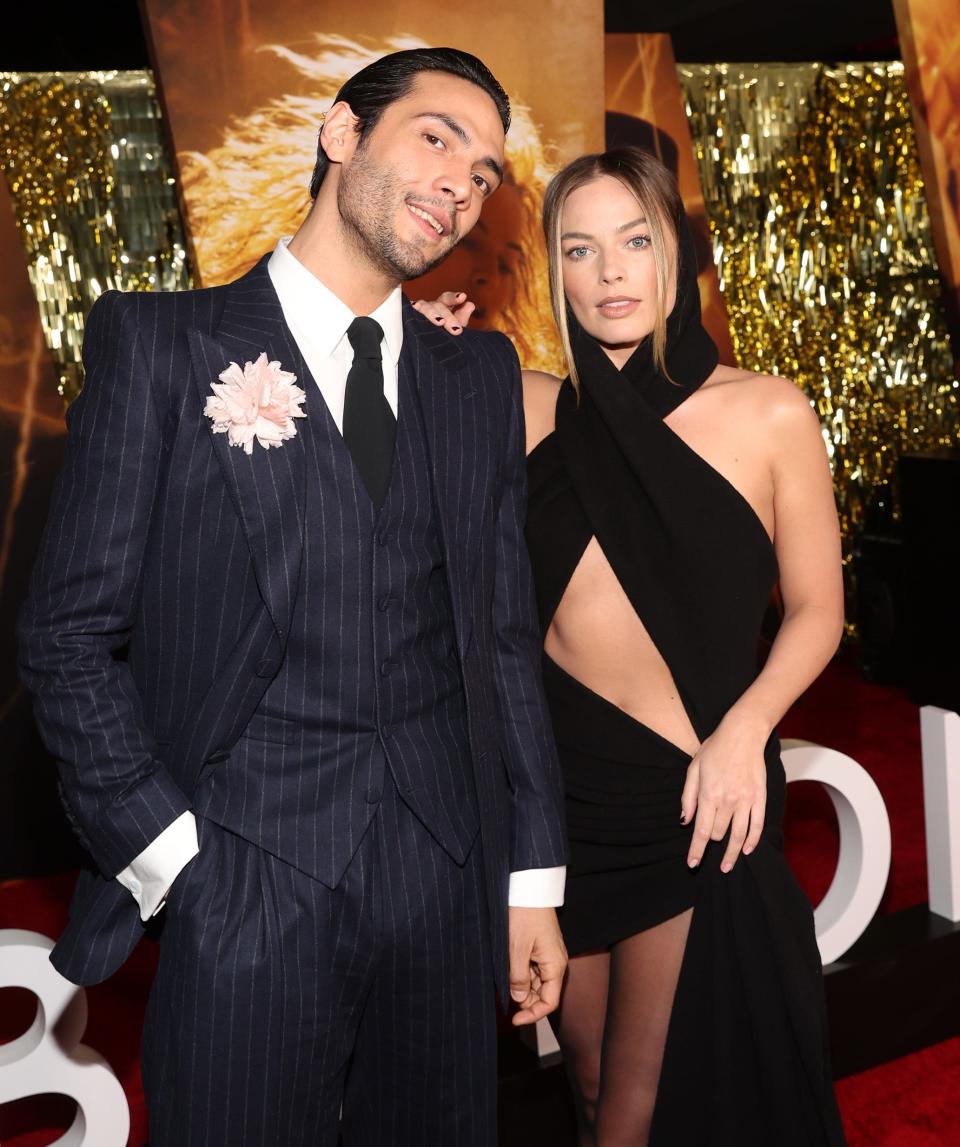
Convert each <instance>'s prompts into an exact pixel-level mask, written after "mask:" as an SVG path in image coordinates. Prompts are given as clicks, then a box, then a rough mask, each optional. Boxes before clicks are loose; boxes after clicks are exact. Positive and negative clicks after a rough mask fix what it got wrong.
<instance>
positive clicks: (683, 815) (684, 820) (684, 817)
mask: <svg viewBox="0 0 960 1147" xmlns="http://www.w3.org/2000/svg"><path fill="white" fill-rule="evenodd" d="M680 823H681V824H686V823H687V814H686V813H685V812H682V813H681V814H680Z"/></svg>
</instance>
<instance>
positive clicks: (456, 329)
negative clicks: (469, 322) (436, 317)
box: [450, 327, 463, 331]
mask: <svg viewBox="0 0 960 1147" xmlns="http://www.w3.org/2000/svg"><path fill="white" fill-rule="evenodd" d="M450 329H451V330H452V331H459V330H462V329H463V328H462V327H451V328H450Z"/></svg>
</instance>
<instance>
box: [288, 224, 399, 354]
mask: <svg viewBox="0 0 960 1147" xmlns="http://www.w3.org/2000/svg"><path fill="white" fill-rule="evenodd" d="M289 242H290V239H289V238H284V239H281V240H280V241H279V242H278V243H277V245H276V247H275V248H274V251H273V254H272V255H271V256H270V262H269V263H268V264H267V270H268V272H269V274H270V280H271V282H272V283H273V286H274V289H275V290H276V292H277V297H278V298H279V299H280V306H281V308H282V309H283V314H284V318H285V319H286V320H287V323H288V325H290V326H293V327H296V328H297V329H299V330H301V331H303V332H308V333H309V338H310V340H311V342H312V343H313V345H314V347H315V348H316V350H317V352H318V353H320V354H322V355H331V354H333V352H334V351H335V350H336V348H337V346H338V345H339V344H340V342H341V340H342V339H343V337H344V336H345V335H346V333H347V327H349V326H350V324H351V323H352V322H353V320H354V319H355V318H356V317H357V316H356V315H354V313H353V311H351V310H350V308H349V307H348V306H347V305H346V303H344V302H342V301H341V300H340V299H339V298H338V297H337V296H336V295H335V294H334V293H333V291H331V290H330V288H329V287H327V286H325V285H324V284H323V283H321V282H320V280H319V279H318V278H317V277H316V275H314V274H313V273H312V272H311V271H308V270H307V268H306V267H305V266H304V265H303V264H302V263H301V262H300V260H299V259H298V258H297V257H296V255H294V254H292V253H291V252H290V251H289V249H288V246H287V245H288V244H289ZM370 318H372V319H376V321H377V322H378V323H379V324H380V326H381V328H382V330H383V343H384V350H385V358H386V359H387V361H388V362H389V363H390V364H391V365H392V366H394V367H396V365H397V363H398V362H399V361H400V350H401V347H402V346H403V295H402V292H401V290H400V288H399V287H394V289H393V290H392V291H391V292H390V294H389V295H387V297H386V298H385V299H384V300H383V302H382V303H381V304H380V306H379V307H377V309H376V310H375V311H371V312H370Z"/></svg>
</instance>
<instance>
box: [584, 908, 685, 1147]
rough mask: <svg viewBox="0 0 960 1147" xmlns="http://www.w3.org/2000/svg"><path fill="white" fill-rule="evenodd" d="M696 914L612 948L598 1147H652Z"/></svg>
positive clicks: (598, 1114) (680, 917)
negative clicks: (662, 1076) (676, 998)
mask: <svg viewBox="0 0 960 1147" xmlns="http://www.w3.org/2000/svg"><path fill="white" fill-rule="evenodd" d="M692 915H693V909H692V908H691V909H688V910H687V911H686V912H683V913H681V914H680V915H679V916H674V917H673V918H672V919H670V920H665V921H664V922H663V923H662V924H658V925H656V926H655V927H653V928H648V929H647V930H646V931H645V932H639V933H638V934H637V935H635V936H630V937H629V938H628V939H626V940H622V941H620V943H618V944H615V945H614V946H613V948H612V949H611V952H610V956H609V960H610V963H609V978H608V991H607V1001H606V1015H605V1018H604V1023H603V1043H602V1050H601V1055H600V1091H599V1100H598V1103H597V1107H596V1140H595V1142H596V1147H646V1145H647V1143H648V1141H649V1138H650V1125H651V1122H652V1120H653V1109H654V1104H655V1102H656V1097H657V1085H658V1083H659V1080H660V1069H661V1066H662V1064H663V1053H664V1048H665V1046H666V1042H667V1029H668V1028H669V1025H670V1015H671V1012H672V1010H673V999H674V995H675V993H676V989H677V981H678V979H679V977H680V966H681V964H682V962H683V953H684V950H685V948H686V943H687V933H688V932H689V929H690V920H691V917H692ZM590 1142H591V1143H592V1142H594V1141H593V1140H591V1141H590Z"/></svg>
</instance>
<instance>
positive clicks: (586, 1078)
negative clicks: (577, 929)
mask: <svg viewBox="0 0 960 1147" xmlns="http://www.w3.org/2000/svg"><path fill="white" fill-rule="evenodd" d="M609 978H610V953H609V952H607V951H603V952H590V953H588V954H586V955H583V956H574V957H573V958H572V959H571V960H570V963H569V965H568V967H567V977H566V980H565V981H564V985H563V995H562V997H561V1000H560V1007H559V1008H558V1009H557V1011H556V1012H555V1013H554V1015H553V1016H552V1017H551V1023H552V1024H553V1029H554V1031H555V1033H556V1036H557V1040H558V1042H559V1044H560V1047H561V1049H562V1051H563V1062H564V1066H565V1067H566V1069H567V1075H568V1077H569V1079H570V1086H571V1087H572V1089H573V1097H574V1103H575V1105H576V1111H577V1139H578V1143H579V1147H595V1144H596V1142H597V1138H596V1123H597V1100H598V1098H599V1095H600V1053H601V1048H602V1045H603V1025H604V1018H605V1016H606V1011H607V983H608V981H609Z"/></svg>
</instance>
